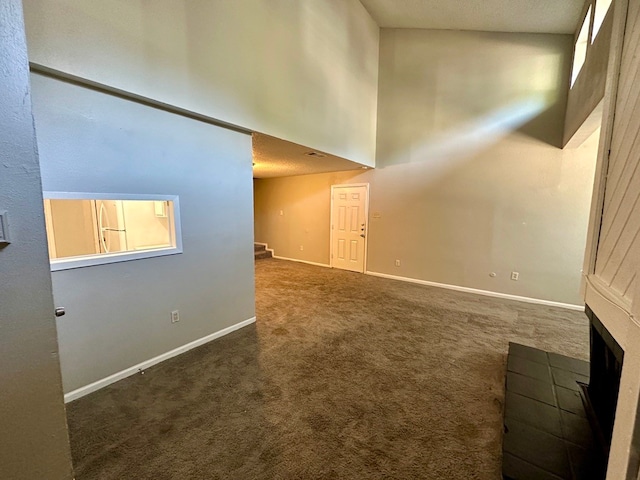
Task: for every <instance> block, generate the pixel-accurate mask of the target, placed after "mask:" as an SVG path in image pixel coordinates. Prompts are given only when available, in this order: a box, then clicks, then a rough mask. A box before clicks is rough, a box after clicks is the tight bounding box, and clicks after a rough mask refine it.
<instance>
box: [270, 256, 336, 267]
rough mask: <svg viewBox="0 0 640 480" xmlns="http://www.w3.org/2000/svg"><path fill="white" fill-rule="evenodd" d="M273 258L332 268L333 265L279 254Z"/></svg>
mask: <svg viewBox="0 0 640 480" xmlns="http://www.w3.org/2000/svg"><path fill="white" fill-rule="evenodd" d="M273 258H277V259H278V260H289V261H290V262H298V263H306V264H308V265H315V266H316V267H326V268H331V265H327V264H326V263H316V262H309V261H307V260H298V259H297V258H287V257H278V256H277V255H274V256H273Z"/></svg>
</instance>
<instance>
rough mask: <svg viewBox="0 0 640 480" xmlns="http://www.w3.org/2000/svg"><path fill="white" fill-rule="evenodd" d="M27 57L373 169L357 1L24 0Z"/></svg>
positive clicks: (372, 29) (362, 14) (373, 91)
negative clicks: (150, 1) (152, 0)
mask: <svg viewBox="0 0 640 480" xmlns="http://www.w3.org/2000/svg"><path fill="white" fill-rule="evenodd" d="M24 3H25V16H26V20H27V34H28V45H29V57H30V60H31V61H32V62H35V63H37V64H41V65H44V66H46V67H50V68H54V69H57V70H61V71H63V72H66V73H69V74H73V75H76V76H79V77H82V78H85V79H89V80H92V81H96V82H100V83H103V84H106V85H109V86H112V87H116V88H120V89H123V90H125V91H128V92H132V93H135V94H139V95H143V96H146V97H150V98H153V99H155V100H159V101H162V102H165V103H168V104H171V105H175V106H178V107H182V108H185V109H189V110H193V111H196V112H199V113H202V114H205V115H208V116H211V117H214V118H216V119H219V120H222V121H225V122H229V123H232V124H236V125H239V126H242V127H245V128H248V129H251V130H255V131H259V132H262V133H267V134H269V135H272V136H275V137H279V138H282V139H285V140H289V141H292V142H295V143H298V144H302V145H306V146H308V147H310V148H315V149H318V150H322V151H325V152H328V153H331V154H334V155H338V156H341V157H344V158H347V159H349V160H354V161H357V162H361V163H365V164H367V165H373V163H374V156H375V131H376V108H377V106H376V102H377V80H378V33H379V29H378V27H377V25H376V24H375V22H374V21H373V20H372V19H371V17H370V16H369V14H368V13H367V11H366V10H365V9H364V7H363V6H362V5H361V4H360V2H359V1H358V0H322V1H318V0H270V1H268V2H267V1H264V0H241V1H238V0H217V1H210V0H190V1H188V2H185V1H176V0H156V1H154V2H152V3H149V2H148V1H145V0H114V1H108V2H104V1H101V0H26V1H25V2H24Z"/></svg>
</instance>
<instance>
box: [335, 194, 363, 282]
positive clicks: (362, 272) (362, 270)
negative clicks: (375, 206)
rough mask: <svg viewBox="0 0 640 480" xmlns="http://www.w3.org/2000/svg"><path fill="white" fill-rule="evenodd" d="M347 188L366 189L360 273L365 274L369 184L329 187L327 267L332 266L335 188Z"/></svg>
mask: <svg viewBox="0 0 640 480" xmlns="http://www.w3.org/2000/svg"><path fill="white" fill-rule="evenodd" d="M349 187H366V188H365V199H364V218H365V236H364V253H363V255H364V262H363V263H362V273H366V272H367V257H368V256H369V191H370V187H369V183H344V184H336V185H331V203H330V206H329V209H330V210H329V266H330V267H331V268H334V266H333V195H334V193H335V189H337V188H349Z"/></svg>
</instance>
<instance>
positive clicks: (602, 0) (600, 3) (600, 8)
mask: <svg viewBox="0 0 640 480" xmlns="http://www.w3.org/2000/svg"><path fill="white" fill-rule="evenodd" d="M611 2H612V0H596V10H595V13H594V15H593V32H592V34H591V43H593V42H594V40H595V39H596V37H597V36H598V32H599V31H600V27H602V24H603V23H604V19H605V18H606V16H607V13H608V12H609V8H610V7H611Z"/></svg>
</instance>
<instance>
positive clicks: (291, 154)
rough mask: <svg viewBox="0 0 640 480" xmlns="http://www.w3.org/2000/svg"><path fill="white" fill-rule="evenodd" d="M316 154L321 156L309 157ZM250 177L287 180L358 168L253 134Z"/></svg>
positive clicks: (330, 156)
mask: <svg viewBox="0 0 640 480" xmlns="http://www.w3.org/2000/svg"><path fill="white" fill-rule="evenodd" d="M309 152H316V153H320V154H322V155H324V157H313V156H312V157H310V156H309V155H307V154H308V153H309ZM253 163H254V166H253V177H254V178H270V177H290V176H293V175H308V174H311V173H325V172H338V171H343V170H357V169H361V168H362V165H361V164H359V163H355V162H351V161H349V160H345V159H344V158H341V157H336V156H334V155H329V154H328V153H324V152H319V151H318V150H314V149H312V148H307V147H304V146H302V145H298V144H296V143H291V142H287V141H285V140H280V139H279V138H276V137H271V136H269V135H264V134H262V133H254V134H253Z"/></svg>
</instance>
